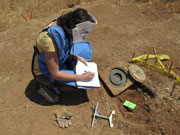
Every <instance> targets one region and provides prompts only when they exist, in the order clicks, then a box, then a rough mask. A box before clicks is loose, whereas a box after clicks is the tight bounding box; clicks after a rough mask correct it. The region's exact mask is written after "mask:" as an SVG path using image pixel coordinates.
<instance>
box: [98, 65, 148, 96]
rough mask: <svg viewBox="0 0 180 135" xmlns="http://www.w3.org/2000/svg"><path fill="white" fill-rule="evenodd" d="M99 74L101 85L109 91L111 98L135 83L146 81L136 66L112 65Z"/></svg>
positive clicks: (142, 72)
mask: <svg viewBox="0 0 180 135" xmlns="http://www.w3.org/2000/svg"><path fill="white" fill-rule="evenodd" d="M99 73H100V78H101V80H102V83H103V85H105V87H107V88H108V89H109V90H110V92H111V93H112V95H113V96H117V95H119V94H120V93H122V92H123V91H124V90H126V89H127V88H128V87H130V86H131V85H132V84H133V83H135V82H139V83H143V82H145V81H146V76H145V73H144V71H143V70H142V69H141V68H140V67H139V66H137V65H136V64H124V63H119V64H114V65H112V66H110V67H107V68H104V69H103V70H101V71H100V72H99Z"/></svg>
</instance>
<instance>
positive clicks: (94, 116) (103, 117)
mask: <svg viewBox="0 0 180 135" xmlns="http://www.w3.org/2000/svg"><path fill="white" fill-rule="evenodd" d="M97 108H98V102H97V104H96V107H95V109H94V113H93V118H92V123H91V127H93V125H94V120H95V118H102V119H107V120H108V121H109V126H110V127H114V125H113V123H112V115H113V114H115V111H114V110H113V111H112V112H111V114H110V116H109V117H106V116H102V115H99V113H98V111H97Z"/></svg>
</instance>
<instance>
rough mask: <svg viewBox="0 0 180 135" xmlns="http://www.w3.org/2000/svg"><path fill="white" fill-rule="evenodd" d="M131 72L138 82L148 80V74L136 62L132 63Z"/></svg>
mask: <svg viewBox="0 0 180 135" xmlns="http://www.w3.org/2000/svg"><path fill="white" fill-rule="evenodd" d="M129 73H130V75H131V76H132V78H133V79H134V80H135V81H137V82H140V83H143V82H145V81H146V75H145V73H144V71H143V70H142V69H141V68H140V67H139V66H138V65H135V64H132V65H130V66H129Z"/></svg>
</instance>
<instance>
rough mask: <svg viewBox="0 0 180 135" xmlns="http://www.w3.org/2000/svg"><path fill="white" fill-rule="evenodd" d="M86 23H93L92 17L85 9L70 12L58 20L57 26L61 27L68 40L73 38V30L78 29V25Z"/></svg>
mask: <svg viewBox="0 0 180 135" xmlns="http://www.w3.org/2000/svg"><path fill="white" fill-rule="evenodd" d="M85 21H91V17H90V15H89V14H88V12H87V10H85V9H83V8H77V9H75V10H74V11H72V12H69V13H67V14H65V15H63V16H60V17H59V18H58V19H57V25H58V26H60V27H61V28H62V29H63V30H64V32H65V34H66V36H67V38H72V29H73V28H75V27H76V24H78V23H82V22H85Z"/></svg>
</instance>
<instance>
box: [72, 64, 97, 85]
mask: <svg viewBox="0 0 180 135" xmlns="http://www.w3.org/2000/svg"><path fill="white" fill-rule="evenodd" d="M88 71H90V72H93V73H94V77H93V79H92V80H90V81H76V83H77V86H80V87H100V82H99V76H98V69H97V64H96V63H95V62H87V66H86V65H84V64H83V63H82V62H80V61H78V62H77V64H76V74H77V75H81V74H84V73H86V72H88Z"/></svg>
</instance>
